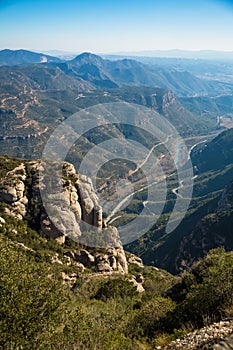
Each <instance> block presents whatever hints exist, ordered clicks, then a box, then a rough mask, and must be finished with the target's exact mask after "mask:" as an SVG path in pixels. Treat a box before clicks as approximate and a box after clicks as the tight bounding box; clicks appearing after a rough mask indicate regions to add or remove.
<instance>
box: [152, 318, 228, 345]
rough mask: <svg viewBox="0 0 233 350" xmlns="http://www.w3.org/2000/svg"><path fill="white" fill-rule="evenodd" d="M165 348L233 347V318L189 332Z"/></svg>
mask: <svg viewBox="0 0 233 350" xmlns="http://www.w3.org/2000/svg"><path fill="white" fill-rule="evenodd" d="M156 349H162V347H159V346H158V347H156ZM163 349H164V350H173V349H183V350H198V349H203V350H204V349H213V350H230V349H233V320H232V319H231V320H225V321H221V322H218V323H213V324H212V325H210V326H207V327H204V328H201V329H198V330H196V331H194V332H192V333H188V334H187V335H186V336H184V337H182V338H180V339H176V340H175V341H172V342H171V343H170V344H169V345H167V346H166V347H165V348H163Z"/></svg>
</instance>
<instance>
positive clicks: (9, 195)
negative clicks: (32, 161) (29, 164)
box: [0, 163, 28, 219]
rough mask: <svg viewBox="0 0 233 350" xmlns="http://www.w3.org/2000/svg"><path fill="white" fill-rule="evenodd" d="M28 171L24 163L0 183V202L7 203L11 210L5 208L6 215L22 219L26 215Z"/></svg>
mask: <svg viewBox="0 0 233 350" xmlns="http://www.w3.org/2000/svg"><path fill="white" fill-rule="evenodd" d="M25 180H26V171H25V165H24V164H23V163H22V164H20V165H19V166H18V167H16V168H15V169H14V170H13V171H10V172H9V173H8V174H7V176H6V177H5V178H4V179H3V180H2V181H1V183H0V202H5V203H7V204H8V205H9V206H11V209H9V208H5V212H6V214H9V215H12V216H14V217H15V218H18V219H22V218H23V217H24V216H25V215H26V212H27V210H26V206H27V204H28V199H27V197H26V188H25Z"/></svg>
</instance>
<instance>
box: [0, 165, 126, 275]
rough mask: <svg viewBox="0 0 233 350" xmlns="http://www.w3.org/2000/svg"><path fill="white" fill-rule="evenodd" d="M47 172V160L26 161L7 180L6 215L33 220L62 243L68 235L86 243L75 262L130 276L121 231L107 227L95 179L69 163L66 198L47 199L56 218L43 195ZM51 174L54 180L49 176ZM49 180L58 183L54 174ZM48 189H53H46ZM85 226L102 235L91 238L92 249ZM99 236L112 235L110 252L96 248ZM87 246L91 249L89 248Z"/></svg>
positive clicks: (0, 191) (3, 188)
mask: <svg viewBox="0 0 233 350" xmlns="http://www.w3.org/2000/svg"><path fill="white" fill-rule="evenodd" d="M41 170H43V163H42V162H41V161H31V162H28V161H25V162H22V163H21V164H20V165H19V166H17V167H15V168H14V169H13V170H11V171H9V172H8V173H7V174H6V175H5V176H4V177H3V178H2V179H1V182H0V202H2V203H4V213H5V214H7V215H9V216H13V217H14V218H16V219H18V220H29V221H30V223H31V224H32V225H33V228H36V230H37V231H39V232H40V233H41V234H43V235H46V236H48V237H51V238H54V239H55V240H56V241H57V242H58V243H59V244H61V245H62V244H64V243H65V241H66V237H67V236H68V237H69V238H71V239H72V238H73V240H74V241H76V242H78V243H79V241H80V242H81V244H82V249H79V250H78V251H76V250H75V251H74V252H73V253H69V258H71V259H73V260H75V261H76V262H77V263H80V264H82V265H83V266H84V268H85V267H88V268H91V267H93V268H95V269H96V270H97V271H99V272H108V273H111V272H113V271H116V272H119V273H127V272H128V266H127V261H126V257H125V252H124V250H123V247H122V244H121V242H120V239H119V236H118V232H117V230H116V229H115V228H113V227H106V226H105V224H104V222H103V218H102V208H101V206H100V204H99V200H98V197H97V196H96V195H95V192H94V189H93V186H92V183H91V180H90V179H89V178H87V177H86V176H84V175H79V174H77V173H76V171H75V168H74V167H73V165H71V164H69V163H64V165H63V174H62V179H61V188H62V194H57V193H51V194H49V195H48V196H47V197H46V200H47V204H46V208H49V214H50V216H48V215H47V213H46V211H45V209H44V205H43V203H42V199H41V193H40V188H41V186H43V184H42V185H41V183H39V177H40V176H41ZM46 176H47V177H49V175H48V174H47V175H46ZM47 180H48V179H47ZM49 181H50V182H52V181H54V179H53V178H52V175H51V177H49ZM46 183H48V182H46ZM43 191H49V189H48V188H47V187H45V188H43ZM85 224H88V225H91V226H92V227H95V228H96V232H97V234H96V237H94V238H93V237H91V240H90V242H91V243H92V244H90V245H89V244H88V242H89V241H88V238H86V237H85V229H86V228H85ZM98 234H99V235H100V236H102V235H106V236H107V237H108V241H107V244H105V245H104V248H97V249H96V248H95V247H98V246H99V247H101V242H99V241H98V239H99V238H98ZM83 242H84V243H85V242H86V243H87V245H88V246H89V248H88V247H83V245H84V243H83ZM93 243H94V244H93ZM95 243H96V245H95ZM98 243H99V245H98ZM105 243H106V240H105ZM91 246H92V247H93V248H90V247H91ZM102 246H103V245H102Z"/></svg>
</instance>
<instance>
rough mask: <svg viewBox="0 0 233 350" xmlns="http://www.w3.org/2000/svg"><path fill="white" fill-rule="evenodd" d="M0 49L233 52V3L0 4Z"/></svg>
mask: <svg viewBox="0 0 233 350" xmlns="http://www.w3.org/2000/svg"><path fill="white" fill-rule="evenodd" d="M0 30H1V32H2V33H3V34H4V35H2V36H1V38H0V49H4V48H9V49H20V48H23V49H27V50H37V51H48V50H51V49H52V50H62V51H70V52H71V53H73V52H75V53H76V52H84V51H88V52H93V53H102V54H115V53H120V52H125V53H126V52H137V51H152V50H161V51H164V50H185V51H186V50H188V51H202V50H205V51H206V50H214V51H226V52H227V51H233V45H232V37H233V1H219V0H204V1H200V0H197V1H195V2H188V3H187V2H186V1H184V0H178V1H176V2H174V1H171V0H168V1H161V0H158V1H153V0H145V1H144V2H142V1H140V0H135V1H132V0H126V1H123V0H119V1H118V2H114V3H109V2H107V1H106V0H103V1H101V2H98V1H94V0H87V1H85V2H82V1H74V0H71V1H69V2H68V3H67V2H66V1H64V0H61V1H59V2H55V0H52V1H50V2H48V1H45V0H41V1H38V0H35V1H33V2H30V1H28V0H19V1H13V0H12V1H11V0H6V1H1V2H0Z"/></svg>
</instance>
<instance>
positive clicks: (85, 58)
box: [71, 52, 104, 65]
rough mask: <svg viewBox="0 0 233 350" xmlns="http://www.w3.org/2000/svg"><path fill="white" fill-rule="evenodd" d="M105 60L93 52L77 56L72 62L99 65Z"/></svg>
mask: <svg viewBox="0 0 233 350" xmlns="http://www.w3.org/2000/svg"><path fill="white" fill-rule="evenodd" d="M103 61H104V60H103V59H102V58H101V57H100V56H98V55H95V54H93V53H91V52H83V53H81V54H80V55H78V56H76V57H75V58H74V59H73V60H72V61H71V62H73V63H82V64H85V63H93V64H95V65H96V64H99V63H102V62H103Z"/></svg>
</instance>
